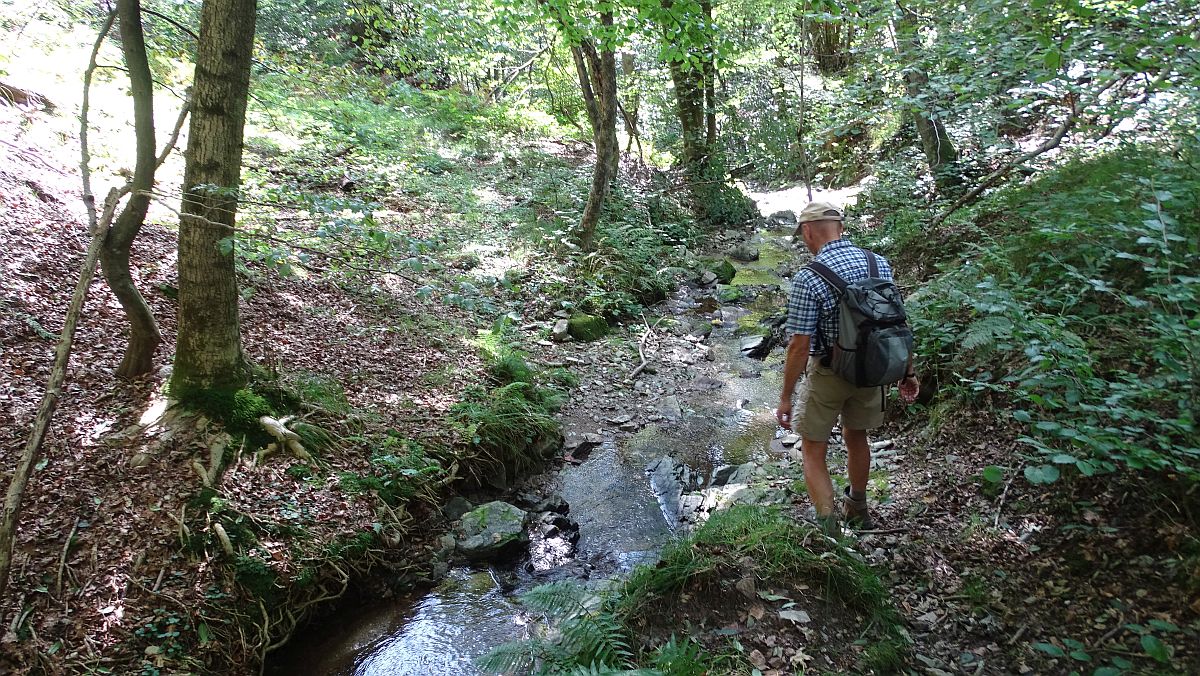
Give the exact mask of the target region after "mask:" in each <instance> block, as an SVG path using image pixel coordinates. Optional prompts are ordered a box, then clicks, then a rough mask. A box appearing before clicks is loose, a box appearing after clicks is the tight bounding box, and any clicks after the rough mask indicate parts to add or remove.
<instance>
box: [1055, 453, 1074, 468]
mask: <svg viewBox="0 0 1200 676" xmlns="http://www.w3.org/2000/svg"><path fill="white" fill-rule="evenodd" d="M1050 462H1052V463H1055V464H1056V465H1074V464H1076V463H1078V462H1079V459H1078V458H1076V457H1075V456H1073V455H1067V454H1066V453H1056V454H1055V455H1054V456H1053V457H1051V458H1050Z"/></svg>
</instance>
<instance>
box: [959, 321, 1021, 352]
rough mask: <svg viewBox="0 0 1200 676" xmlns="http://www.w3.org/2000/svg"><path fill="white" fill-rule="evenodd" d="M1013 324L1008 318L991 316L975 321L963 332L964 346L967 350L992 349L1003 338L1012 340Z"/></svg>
mask: <svg viewBox="0 0 1200 676" xmlns="http://www.w3.org/2000/svg"><path fill="white" fill-rule="evenodd" d="M1012 332H1013V322H1012V320H1011V319H1009V318H1008V317H1003V316H1000V315H989V316H986V317H982V318H980V319H977V320H975V321H974V322H972V323H971V325H970V326H968V327H967V330H966V331H964V332H963V337H962V346H963V348H964V349H967V350H978V349H982V348H987V347H991V346H992V345H995V344H996V341H997V340H999V339H1002V338H1011V337H1012Z"/></svg>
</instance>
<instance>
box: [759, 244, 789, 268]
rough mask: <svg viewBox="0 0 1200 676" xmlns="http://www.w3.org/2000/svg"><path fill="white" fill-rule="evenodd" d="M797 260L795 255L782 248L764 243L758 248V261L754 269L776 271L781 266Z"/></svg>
mask: <svg viewBox="0 0 1200 676" xmlns="http://www.w3.org/2000/svg"><path fill="white" fill-rule="evenodd" d="M793 258H795V254H794V253H793V252H791V251H789V250H787V249H785V248H783V247H781V246H778V245H775V244H771V243H769V242H763V243H762V244H760V245H759V247H758V261H756V264H755V266H754V267H760V268H767V269H768V270H775V269H777V268H778V267H779V266H780V265H783V264H784V263H787V262H789V261H791V260H792V259H793Z"/></svg>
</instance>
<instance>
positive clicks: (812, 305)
mask: <svg viewBox="0 0 1200 676" xmlns="http://www.w3.org/2000/svg"><path fill="white" fill-rule="evenodd" d="M814 260H818V261H821V262H822V263H824V264H825V265H826V266H828V267H829V269H830V270H833V271H834V272H835V273H837V274H838V276H840V277H841V278H842V279H844V280H846V281H847V282H854V281H857V280H859V279H863V278H865V277H866V276H867V274H868V270H869V268H868V267H867V255H866V254H865V253H863V250H862V249H860V248H858V247H856V246H854V245H853V244H851V243H850V240H848V239H835V240H834V241H832V242H829V243H828V244H826V245H825V246H823V247H821V250H820V251H818V252H817V255H816V258H815V259H814ZM875 261H876V263H877V264H878V265H879V276H880V277H881V278H883V279H891V278H892V267H891V266H890V265H888V262H887V259H886V258H884V257H883V256H880V255H879V254H875ZM837 318H838V312H837V296H836V295H834V291H833V289H831V288H830V287H829V285H828V284H826V283H825V280H823V279H821V277H820V276H818V275H817V273H815V272H813V271H812V270H811V269H809V268H808V266H805V267H803V268H801V269H800V272H797V273H796V276H795V277H793V278H792V291H791V293H790V294H789V295H788V316H787V333H788V336H789V337H790V336H794V335H797V334H798V335H803V336H814V338H813V340H812V342H811V343H810V347H809V352H810V353H812V354H824V353H825V352H826V350H827V349H828V346H830V345H833V344H834V342H836V341H837V337H838V325H837Z"/></svg>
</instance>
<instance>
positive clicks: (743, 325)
mask: <svg viewBox="0 0 1200 676" xmlns="http://www.w3.org/2000/svg"><path fill="white" fill-rule="evenodd" d="M766 318H767V313H766V312H763V311H761V310H759V311H752V312H749V313H747V314H746V315H745V316H743V317H738V320H737V325H738V333H744V334H748V335H756V336H765V335H767V334H768V333H770V332H771V329H770V328H769V327H767V326H765V325H764V324H763V320H764V319H766Z"/></svg>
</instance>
